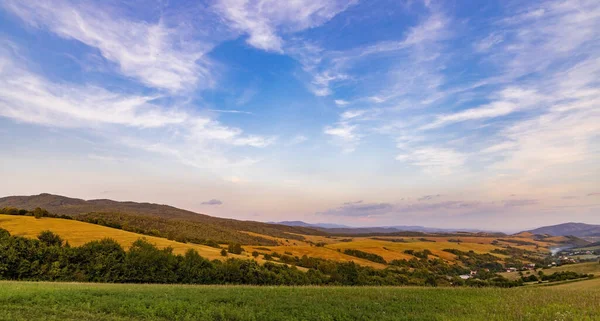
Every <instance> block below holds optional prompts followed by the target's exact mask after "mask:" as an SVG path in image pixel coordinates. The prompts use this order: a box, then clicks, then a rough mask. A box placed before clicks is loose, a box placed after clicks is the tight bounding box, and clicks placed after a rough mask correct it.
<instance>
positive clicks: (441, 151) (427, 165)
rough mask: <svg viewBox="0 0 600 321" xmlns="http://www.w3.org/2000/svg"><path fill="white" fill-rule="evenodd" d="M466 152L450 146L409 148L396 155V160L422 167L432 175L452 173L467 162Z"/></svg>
mask: <svg viewBox="0 0 600 321" xmlns="http://www.w3.org/2000/svg"><path fill="white" fill-rule="evenodd" d="M466 159H467V157H466V155H465V154H463V153H460V152H458V151H455V150H452V149H449V148H438V147H423V148H418V149H414V150H407V151H405V152H404V153H402V154H399V155H398V156H396V160H398V161H400V162H404V163H408V164H412V165H415V166H418V167H420V168H421V169H422V170H423V172H425V173H428V174H431V175H450V174H453V173H454V172H455V171H457V170H459V169H460V168H461V167H462V166H463V164H464V163H465V161H466Z"/></svg>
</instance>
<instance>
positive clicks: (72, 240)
mask: <svg viewBox="0 0 600 321" xmlns="http://www.w3.org/2000/svg"><path fill="white" fill-rule="evenodd" d="M0 228H3V229H5V230H7V231H8V232H10V233H11V234H12V235H17V236H25V237H29V238H35V237H37V235H38V234H39V233H40V232H42V231H45V230H50V231H52V232H54V233H56V234H58V235H59V236H60V237H62V238H63V239H64V240H65V241H68V242H69V244H70V245H72V246H80V245H83V244H85V243H87V242H90V241H94V240H101V239H103V238H111V239H114V240H115V241H117V242H118V243H119V244H121V246H123V247H124V248H126V249H127V248H129V247H130V246H131V244H132V243H133V242H134V241H136V240H137V239H139V238H142V237H144V238H146V239H147V240H148V241H149V242H150V243H152V244H154V245H155V246H157V247H159V248H165V247H167V246H170V247H172V248H173V252H175V253H177V254H183V253H185V251H187V250H188V249H194V250H196V251H197V252H198V253H199V254H200V255H202V256H203V257H206V258H209V259H211V260H212V259H220V258H222V256H221V255H220V253H219V252H220V249H217V248H214V247H209V246H204V245H197V244H185V243H180V242H174V241H170V240H167V239H164V238H160V237H152V236H144V235H140V234H136V233H132V232H127V231H122V230H118V229H113V228H109V227H105V226H99V225H96V224H90V223H85V222H79V221H75V220H65V219H59V218H46V217H44V218H42V219H36V218H34V217H32V216H14V215H0ZM232 256H235V255H232ZM240 257H241V256H240Z"/></svg>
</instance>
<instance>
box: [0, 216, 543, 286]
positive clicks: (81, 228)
mask: <svg viewBox="0 0 600 321" xmlns="http://www.w3.org/2000/svg"><path fill="white" fill-rule="evenodd" d="M0 227H1V228H4V229H7V230H8V231H9V232H10V233H11V234H13V235H21V236H26V237H36V236H37V235H38V234H39V233H40V232H41V231H43V230H50V231H52V232H54V233H56V234H58V235H60V236H61V237H62V238H63V239H64V240H66V241H69V243H70V244H71V245H74V246H79V245H82V244H84V243H86V242H89V241H92V240H99V239H102V238H106V237H109V238H112V239H115V240H116V241H117V242H119V243H120V244H121V245H122V246H123V247H125V248H128V247H129V246H130V245H131V243H133V242H134V241H135V240H137V239H138V238H140V237H145V238H146V239H147V240H148V241H150V242H151V243H153V244H155V245H156V246H157V247H160V248H164V247H167V246H170V247H172V248H173V249H174V252H175V253H179V254H181V253H184V252H185V251H186V250H188V249H190V248H191V249H195V250H196V251H198V253H199V254H200V255H202V256H204V257H206V258H208V259H222V258H223V257H222V256H221V255H220V249H216V248H213V247H208V246H203V245H197V244H186V243H179V242H175V241H170V240H167V239H164V238H159V237H152V236H144V235H140V234H136V233H132V232H127V231H123V230H119V229H113V228H109V227H104V226H100V225H96V224H90V223H84V222H79V221H75V220H64V219H55V218H42V219H36V218H34V217H31V216H11V215H0ZM244 233H248V234H250V235H256V236H261V237H264V238H268V239H272V240H275V241H277V242H278V244H279V245H278V246H244V249H245V250H246V252H244V253H243V254H242V255H232V254H229V256H231V257H237V258H246V259H252V257H251V255H250V254H251V253H252V251H258V252H260V253H269V254H270V253H272V252H275V253H278V254H281V255H283V254H288V255H290V254H291V255H292V256H298V257H301V256H303V255H307V256H309V257H317V258H322V259H329V260H335V261H343V262H349V261H354V262H356V263H357V264H361V265H365V266H371V267H374V268H384V267H385V265H383V264H379V263H375V262H371V261H369V260H365V259H361V258H357V257H354V256H350V255H346V254H344V253H343V252H344V250H346V249H355V250H360V251H364V252H369V253H373V254H377V255H380V256H381V257H383V258H384V259H385V260H386V261H388V262H389V261H392V260H396V259H411V258H413V256H412V255H409V254H406V253H404V251H406V250H415V251H423V250H426V249H427V250H429V251H431V252H432V253H433V255H434V256H435V257H438V258H441V259H443V260H445V261H448V262H455V261H456V256H455V255H454V254H452V253H448V252H444V251H443V250H444V249H457V250H460V251H465V252H468V251H471V250H472V251H474V252H476V253H480V254H483V253H489V252H490V251H492V250H493V249H496V248H502V247H501V246H496V245H493V244H492V242H494V241H495V240H497V239H498V238H496V237H491V236H486V235H483V236H474V235H460V236H454V237H441V236H426V237H425V239H426V240H423V239H422V238H421V237H398V236H388V237H385V236H382V237H378V239H377V240H376V239H373V238H372V237H352V236H346V237H341V236H336V237H325V236H312V235H302V236H303V237H304V238H305V240H304V241H298V240H293V239H287V240H286V239H284V238H277V237H272V236H268V235H262V234H256V233H251V232H244ZM501 238H503V239H515V240H526V241H528V242H529V241H531V242H534V241H533V240H532V239H531V238H527V236H526V235H520V236H516V237H515V236H505V237H501ZM386 239H389V241H387V240H386ZM393 239H402V240H403V241H402V242H392V240H393ZM451 239H460V241H461V242H460V243H457V242H449V240H451ZM317 243H321V244H324V246H316V245H315V244H317ZM535 243H536V244H538V246H539V248H536V246H533V245H528V246H518V245H516V244H510V245H511V246H513V247H518V248H523V249H528V250H532V251H546V250H547V248H548V247H549V246H550V245H551V244H550V243H545V242H535ZM503 244H504V243H503ZM494 255H496V256H498V257H500V258H503V257H504V256H503V255H500V254H494ZM257 261H258V262H260V263H263V262H265V260H264V259H263V257H262V256H260V257H259V258H258V259H257ZM515 274H516V273H515ZM507 277H510V278H512V277H513V275H507Z"/></svg>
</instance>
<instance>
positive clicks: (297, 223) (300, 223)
mask: <svg viewBox="0 0 600 321" xmlns="http://www.w3.org/2000/svg"><path fill="white" fill-rule="evenodd" d="M268 223H272V224H281V225H287V226H303V227H314V228H350V227H349V226H346V225H341V224H331V223H306V222H303V221H281V222H268Z"/></svg>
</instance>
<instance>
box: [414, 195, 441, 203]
mask: <svg viewBox="0 0 600 321" xmlns="http://www.w3.org/2000/svg"><path fill="white" fill-rule="evenodd" d="M439 197H442V195H441V194H435V195H425V196H421V197H419V198H418V199H417V201H431V200H433V199H435V198H439Z"/></svg>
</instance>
